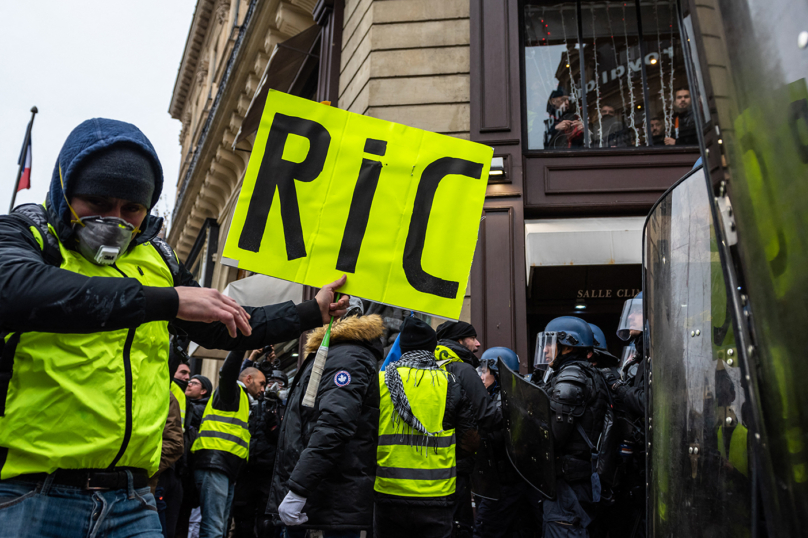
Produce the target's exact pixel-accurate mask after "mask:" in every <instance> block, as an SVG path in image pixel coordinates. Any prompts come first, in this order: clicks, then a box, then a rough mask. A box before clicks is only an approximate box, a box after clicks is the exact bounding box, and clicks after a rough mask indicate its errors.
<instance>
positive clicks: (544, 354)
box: [533, 332, 558, 368]
mask: <svg viewBox="0 0 808 538" xmlns="http://www.w3.org/2000/svg"><path fill="white" fill-rule="evenodd" d="M556 334H557V333H556V332H540V333H539V334H538V336H537V337H536V355H535V357H534V359H533V367H534V368H535V367H538V366H539V365H542V364H550V363H551V362H553V360H554V359H555V358H556V351H557V350H558V344H557V340H556Z"/></svg>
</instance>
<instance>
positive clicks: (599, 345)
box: [589, 323, 620, 366]
mask: <svg viewBox="0 0 808 538" xmlns="http://www.w3.org/2000/svg"><path fill="white" fill-rule="evenodd" d="M589 327H591V328H592V334H593V335H594V336H595V355H597V356H598V359H599V361H598V362H600V363H602V364H600V366H617V365H618V364H619V362H620V359H618V358H617V357H615V356H614V355H612V354H611V353H609V348H607V347H606V335H605V334H603V331H601V330H600V327H598V326H597V325H592V324H591V323H590V324H589Z"/></svg>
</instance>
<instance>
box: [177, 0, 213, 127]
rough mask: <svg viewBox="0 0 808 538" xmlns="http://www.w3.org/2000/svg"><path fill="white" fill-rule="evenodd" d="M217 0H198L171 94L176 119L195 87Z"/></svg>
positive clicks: (178, 117)
mask: <svg viewBox="0 0 808 538" xmlns="http://www.w3.org/2000/svg"><path fill="white" fill-rule="evenodd" d="M214 1H215V0H198V1H197V3H196V10H195V11H194V18H193V21H192V22H191V29H190V31H189V32H188V39H187V40H186V41H185V50H184V51H183V53H182V62H181V63H180V69H179V71H178V72H177V80H176V81H175V82H174V92H173V93H172V94H171V104H170V105H169V107H168V113H169V114H171V117H172V118H174V119H180V116H181V115H182V110H183V108H184V107H185V101H186V100H187V99H188V96H189V94H190V91H191V88H192V87H193V84H194V80H195V75H196V73H197V65H198V63H199V56H200V52H201V50H202V45H203V43H204V42H205V36H206V35H207V33H208V27H209V26H210V23H211V18H212V14H213V13H212V12H213V8H214Z"/></svg>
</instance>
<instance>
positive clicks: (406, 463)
mask: <svg viewBox="0 0 808 538" xmlns="http://www.w3.org/2000/svg"><path fill="white" fill-rule="evenodd" d="M394 367H395V366H394V365H390V366H388V368H394ZM398 372H399V374H400V375H401V380H402V382H403V386H404V393H405V394H406V395H407V399H408V400H409V402H410V408H411V409H412V411H413V414H414V415H415V416H416V417H418V420H420V421H421V423H422V424H423V425H424V427H426V429H427V430H428V431H430V432H440V433H438V434H437V435H435V436H432V437H427V436H426V435H424V434H422V433H420V432H418V431H415V430H413V429H412V428H411V427H410V426H409V425H407V424H406V423H404V422H403V421H402V420H400V417H398V414H397V412H396V410H395V408H394V407H393V401H392V400H391V399H390V391H389V390H388V388H387V385H386V383H385V381H384V372H379V388H380V393H381V394H380V395H381V402H380V406H379V407H380V409H379V411H380V412H379V443H378V446H377V448H376V482H375V484H374V489H375V490H376V491H378V492H379V493H385V494H388V495H398V496H400V497H445V496H447V495H451V494H452V493H454V492H455V489H456V482H457V478H456V477H457V464H456V457H455V430H454V429H450V430H445V431H441V430H442V429H443V417H444V414H445V412H446V394H447V390H448V387H449V379H448V375H447V374H446V372H444V371H443V370H416V369H412V368H399V369H398ZM416 379H417V380H418V382H417V385H416ZM396 423H398V424H396Z"/></svg>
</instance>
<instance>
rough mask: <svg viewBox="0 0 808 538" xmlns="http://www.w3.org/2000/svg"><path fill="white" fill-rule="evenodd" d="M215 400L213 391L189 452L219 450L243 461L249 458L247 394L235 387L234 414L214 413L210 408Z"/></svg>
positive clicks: (248, 402) (248, 401)
mask: <svg viewBox="0 0 808 538" xmlns="http://www.w3.org/2000/svg"><path fill="white" fill-rule="evenodd" d="M215 399H216V392H215V391H214V393H213V396H211V397H210V400H208V405H206V406H205V412H204V413H203V414H202V423H201V424H200V425H199V435H198V437H197V438H196V441H194V444H193V446H192V447H191V452H196V451H197V450H221V451H223V452H230V453H231V454H233V455H235V456H238V457H239V458H242V459H244V460H246V459H247V458H248V456H249V455H250V426H249V421H250V399H249V398H248V397H247V392H246V391H245V390H244V389H242V388H241V387H239V401H238V410H237V411H220V410H218V409H215V408H214V407H213V400H215Z"/></svg>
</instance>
